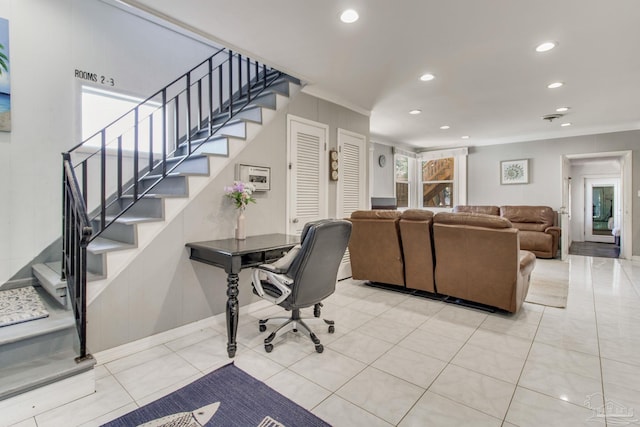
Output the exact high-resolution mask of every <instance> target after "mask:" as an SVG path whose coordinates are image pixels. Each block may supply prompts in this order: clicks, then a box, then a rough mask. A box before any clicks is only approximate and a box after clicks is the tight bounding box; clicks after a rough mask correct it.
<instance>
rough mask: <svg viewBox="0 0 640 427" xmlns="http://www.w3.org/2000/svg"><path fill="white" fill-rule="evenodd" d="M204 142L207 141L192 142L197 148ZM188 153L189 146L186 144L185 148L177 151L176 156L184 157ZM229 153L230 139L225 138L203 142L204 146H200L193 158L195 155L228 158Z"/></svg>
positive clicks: (182, 147)
mask: <svg viewBox="0 0 640 427" xmlns="http://www.w3.org/2000/svg"><path fill="white" fill-rule="evenodd" d="M204 140H205V139H201V140H195V141H192V143H191V146H192V147H197V146H198V144H200V143H201V142H202V141H204ZM192 149H193V148H192ZM186 152H187V146H186V144H184V145H183V146H181V147H179V148H178V149H177V150H176V155H182V154H185V153H186ZM228 153H229V139H228V138H226V137H223V138H213V139H211V140H210V141H206V142H203V143H202V145H200V146H199V147H198V148H197V149H195V151H194V152H193V154H192V156H194V155H207V156H209V155H211V156H227V155H228Z"/></svg>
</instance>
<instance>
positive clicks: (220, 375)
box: [104, 363, 329, 427]
mask: <svg viewBox="0 0 640 427" xmlns="http://www.w3.org/2000/svg"><path fill="white" fill-rule="evenodd" d="M104 425H105V426H108V427H116V426H119V427H131V426H139V425H145V426H149V427H150V426H154V427H160V426H167V427H168V426H185V427H187V426H188V427H198V426H225V427H226V426H239V427H240V426H241V427H248V426H256V427H281V426H286V427H294V426H304V427H313V426H329V424H327V423H325V422H324V421H322V420H321V419H320V418H318V417H316V416H315V415H313V414H312V413H311V412H309V411H307V410H306V409H304V408H303V407H301V406H299V405H298V404H296V403H294V402H292V401H291V400H289V399H287V398H286V397H284V396H283V395H281V394H280V393H278V392H277V391H275V390H273V389H272V388H271V387H269V386H267V385H266V384H265V383H263V382H261V381H258V380H256V379H255V378H253V377H252V376H251V375H249V374H247V373H246V372H244V371H242V370H240V369H238V368H236V367H235V366H234V365H233V363H231V364H229V365H226V366H223V367H222V368H220V369H217V370H215V371H213V372H211V373H210V374H207V375H205V376H204V377H202V378H200V379H198V380H196V381H194V382H192V383H191V384H189V385H187V386H185V387H183V388H181V389H180V390H178V391H175V392H173V393H171V394H169V395H167V396H165V397H163V398H160V399H158V400H156V401H154V402H151V403H149V404H148V405H145V406H143V407H142V408H138V409H136V410H135V411H132V412H129V413H128V414H126V415H123V416H122V417H120V418H117V419H115V420H113V421H111V422H109V423H107V424H104Z"/></svg>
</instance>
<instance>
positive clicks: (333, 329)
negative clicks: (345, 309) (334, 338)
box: [329, 325, 336, 334]
mask: <svg viewBox="0 0 640 427" xmlns="http://www.w3.org/2000/svg"><path fill="white" fill-rule="evenodd" d="M335 331H336V328H335V326H333V325H331V326H329V333H330V334H332V333H334V332H335Z"/></svg>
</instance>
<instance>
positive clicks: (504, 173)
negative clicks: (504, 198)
mask: <svg viewBox="0 0 640 427" xmlns="http://www.w3.org/2000/svg"><path fill="white" fill-rule="evenodd" d="M528 183H529V160H528V159H522V160H506V161H502V162H500V184H503V185H504V184H528Z"/></svg>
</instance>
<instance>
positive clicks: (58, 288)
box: [31, 262, 69, 308]
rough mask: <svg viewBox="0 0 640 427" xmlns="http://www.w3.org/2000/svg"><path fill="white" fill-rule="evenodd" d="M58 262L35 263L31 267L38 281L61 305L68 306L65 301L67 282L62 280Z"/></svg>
mask: <svg viewBox="0 0 640 427" xmlns="http://www.w3.org/2000/svg"><path fill="white" fill-rule="evenodd" d="M61 269H62V266H61V264H60V262H52V263H47V264H36V265H34V266H33V267H31V271H32V272H33V275H34V276H35V277H36V279H38V283H40V286H41V287H42V289H43V290H45V291H46V292H47V293H48V294H49V295H51V297H52V298H53V299H54V300H56V301H57V302H58V304H60V305H61V306H62V307H65V308H69V306H68V301H67V282H66V281H65V280H62V277H61V276H62V275H61V273H60V270H61Z"/></svg>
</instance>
